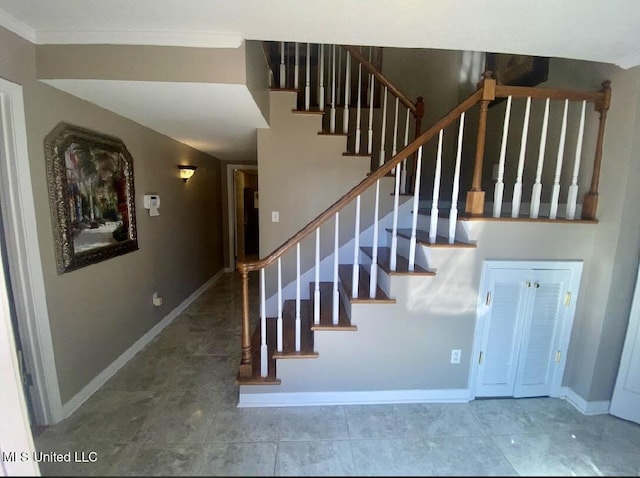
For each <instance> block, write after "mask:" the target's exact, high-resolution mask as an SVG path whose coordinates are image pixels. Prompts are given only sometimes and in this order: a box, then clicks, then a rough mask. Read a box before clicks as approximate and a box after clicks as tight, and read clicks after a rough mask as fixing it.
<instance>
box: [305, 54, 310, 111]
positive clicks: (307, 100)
mask: <svg viewBox="0 0 640 478" xmlns="http://www.w3.org/2000/svg"><path fill="white" fill-rule="evenodd" d="M310 72H311V43H307V61H306V67H305V85H304V109H305V111H309V108H310V107H311V75H310Z"/></svg>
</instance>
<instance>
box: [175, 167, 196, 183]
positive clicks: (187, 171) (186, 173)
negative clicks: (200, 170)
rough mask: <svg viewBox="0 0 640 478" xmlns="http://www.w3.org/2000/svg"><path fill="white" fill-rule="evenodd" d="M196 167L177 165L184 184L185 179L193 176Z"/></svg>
mask: <svg viewBox="0 0 640 478" xmlns="http://www.w3.org/2000/svg"><path fill="white" fill-rule="evenodd" d="M196 167H197V166H190V165H183V164H179V165H178V169H179V170H180V178H181V179H182V180H183V181H184V182H185V183H186V182H187V179H189V178H190V177H191V176H193V173H195V172H196Z"/></svg>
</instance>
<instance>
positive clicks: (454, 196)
mask: <svg viewBox="0 0 640 478" xmlns="http://www.w3.org/2000/svg"><path fill="white" fill-rule="evenodd" d="M463 134H464V113H462V114H461V115H460V126H459V128H458V149H457V150H456V165H455V169H454V172H453V191H452V192H451V209H450V210H449V244H453V243H454V242H455V240H456V223H457V222H458V194H459V193H460V163H461V161H462V137H463Z"/></svg>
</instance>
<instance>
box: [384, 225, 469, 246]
mask: <svg viewBox="0 0 640 478" xmlns="http://www.w3.org/2000/svg"><path fill="white" fill-rule="evenodd" d="M387 231H388V232H392V230H391V229H387ZM398 236H400V237H404V238H405V239H411V229H398ZM416 241H417V242H419V243H420V244H424V245H425V246H429V247H476V245H475V244H472V243H470V242H462V241H459V240H456V241H455V242H454V243H453V244H449V238H447V237H445V236H436V242H435V243H432V242H431V240H430V239H429V232H428V231H424V230H422V229H417V230H416Z"/></svg>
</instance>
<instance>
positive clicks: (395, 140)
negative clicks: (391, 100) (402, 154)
mask: <svg viewBox="0 0 640 478" xmlns="http://www.w3.org/2000/svg"><path fill="white" fill-rule="evenodd" d="M399 106H400V99H399V98H398V97H397V96H396V112H395V115H394V116H393V146H392V149H391V157H392V158H393V157H394V156H395V155H396V154H397V153H398V108H399ZM398 171H400V168H398V167H395V168H393V171H391V173H392V174H395V175H396V176H400V175H399V174H396V172H398Z"/></svg>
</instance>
